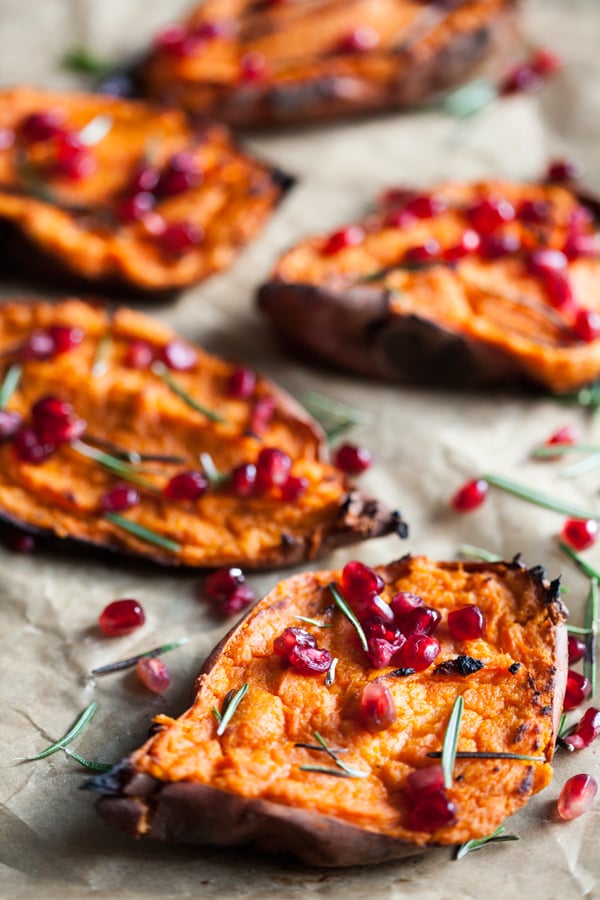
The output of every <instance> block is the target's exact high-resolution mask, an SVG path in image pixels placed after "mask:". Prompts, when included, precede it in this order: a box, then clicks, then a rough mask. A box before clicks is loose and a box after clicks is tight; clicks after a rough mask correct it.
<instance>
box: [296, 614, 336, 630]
mask: <svg viewBox="0 0 600 900" xmlns="http://www.w3.org/2000/svg"><path fill="white" fill-rule="evenodd" d="M294 618H295V619H298V620H299V621H300V622H306V623H307V624H308V625H314V626H315V627H316V628H333V624H332V623H331V622H318V621H317V619H311V618H310V617H309V616H294Z"/></svg>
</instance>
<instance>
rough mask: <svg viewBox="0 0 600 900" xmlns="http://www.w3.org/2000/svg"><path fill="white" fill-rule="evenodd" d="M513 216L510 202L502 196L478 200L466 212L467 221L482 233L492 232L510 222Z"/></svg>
mask: <svg viewBox="0 0 600 900" xmlns="http://www.w3.org/2000/svg"><path fill="white" fill-rule="evenodd" d="M515 216H516V213H515V208H514V206H513V205H512V203H509V202H508V200H504V199H503V198H502V197H487V198H485V199H484V200H480V201H479V203H476V204H475V205H474V206H472V207H471V209H470V210H469V212H468V217H469V221H470V222H471V224H472V225H473V227H474V228H475V230H476V231H478V232H479V234H482V235H490V234H492V233H493V232H494V231H496V229H497V228H499V227H500V225H504V224H505V223H506V222H512V221H513V219H514V218H515Z"/></svg>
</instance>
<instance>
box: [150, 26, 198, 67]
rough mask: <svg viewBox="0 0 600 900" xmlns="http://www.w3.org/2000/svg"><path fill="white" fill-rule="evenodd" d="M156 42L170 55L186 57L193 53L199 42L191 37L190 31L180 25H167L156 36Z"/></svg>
mask: <svg viewBox="0 0 600 900" xmlns="http://www.w3.org/2000/svg"><path fill="white" fill-rule="evenodd" d="M155 44H156V46H157V47H158V48H159V49H160V50H162V51H163V52H164V53H167V54H168V55H169V56H176V57H178V58H180V59H184V58H185V57H187V56H192V55H193V53H194V51H195V49H196V47H197V44H198V42H197V41H195V40H194V39H193V38H190V35H189V33H188V32H187V31H186V30H185V29H184V28H182V27H181V26H180V25H167V27H166V28H163V30H162V31H160V32H159V33H158V35H157V36H156V39H155Z"/></svg>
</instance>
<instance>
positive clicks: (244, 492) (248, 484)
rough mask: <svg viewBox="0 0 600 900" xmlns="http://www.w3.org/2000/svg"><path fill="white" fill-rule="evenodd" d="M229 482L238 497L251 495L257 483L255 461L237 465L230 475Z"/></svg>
mask: <svg viewBox="0 0 600 900" xmlns="http://www.w3.org/2000/svg"><path fill="white" fill-rule="evenodd" d="M229 484H230V487H231V490H232V491H233V493H234V494H235V495H236V496H237V497H249V496H250V495H251V494H253V493H254V487H255V485H256V466H255V465H254V464H253V463H243V464H242V465H241V466H236V467H235V469H233V471H232V472H231V475H230V476H229Z"/></svg>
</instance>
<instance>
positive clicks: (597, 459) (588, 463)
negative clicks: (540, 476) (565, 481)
mask: <svg viewBox="0 0 600 900" xmlns="http://www.w3.org/2000/svg"><path fill="white" fill-rule="evenodd" d="M598 466H600V453H592V454H590V456H586V457H585V458H584V459H580V460H579V462H576V463H573V465H572V466H565V467H564V469H561V470H560V477H561V478H577V477H578V476H579V475H585V474H586V473H587V472H592V471H593V470H594V469H597V468H598Z"/></svg>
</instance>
